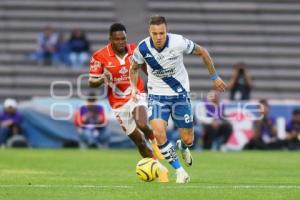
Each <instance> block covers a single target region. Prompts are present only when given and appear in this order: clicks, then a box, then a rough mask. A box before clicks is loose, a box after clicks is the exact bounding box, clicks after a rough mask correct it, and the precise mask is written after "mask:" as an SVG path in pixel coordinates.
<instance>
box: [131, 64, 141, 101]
mask: <svg viewBox="0 0 300 200" xmlns="http://www.w3.org/2000/svg"><path fill="white" fill-rule="evenodd" d="M140 66H141V65H139V64H138V63H136V62H135V61H132V62H131V65H130V69H129V78H130V84H131V88H132V91H131V98H133V100H136V94H137V93H138V89H137V79H138V69H139V68H140Z"/></svg>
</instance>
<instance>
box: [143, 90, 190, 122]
mask: <svg viewBox="0 0 300 200" xmlns="http://www.w3.org/2000/svg"><path fill="white" fill-rule="evenodd" d="M148 115H149V120H150V121H151V120H153V119H163V120H165V121H166V122H168V120H169V117H170V115H171V117H172V119H173V121H174V123H175V125H176V127H177V128H192V127H193V113H192V106H191V102H190V98H189V97H188V96H187V95H178V96H161V95H151V94H150V95H149V97H148Z"/></svg>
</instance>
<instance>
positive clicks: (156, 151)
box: [151, 140, 165, 160]
mask: <svg viewBox="0 0 300 200" xmlns="http://www.w3.org/2000/svg"><path fill="white" fill-rule="evenodd" d="M151 148H152V150H153V153H154V156H155V157H156V158H157V159H159V160H163V159H165V158H164V156H163V155H162V154H161V152H160V150H159V148H158V146H157V143H156V141H155V140H153V141H151Z"/></svg>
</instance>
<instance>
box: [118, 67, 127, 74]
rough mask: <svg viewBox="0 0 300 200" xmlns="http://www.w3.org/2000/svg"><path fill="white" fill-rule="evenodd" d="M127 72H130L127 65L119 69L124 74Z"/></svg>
mask: <svg viewBox="0 0 300 200" xmlns="http://www.w3.org/2000/svg"><path fill="white" fill-rule="evenodd" d="M127 72H128V69H127V68H126V67H124V66H123V67H122V68H121V69H120V71H119V73H120V74H123V75H124V74H126V73H127Z"/></svg>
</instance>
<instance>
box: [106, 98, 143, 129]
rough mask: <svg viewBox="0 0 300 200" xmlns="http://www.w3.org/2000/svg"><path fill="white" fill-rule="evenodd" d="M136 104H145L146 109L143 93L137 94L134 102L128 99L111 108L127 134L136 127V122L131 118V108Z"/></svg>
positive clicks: (136, 105)
mask: <svg viewBox="0 0 300 200" xmlns="http://www.w3.org/2000/svg"><path fill="white" fill-rule="evenodd" d="M138 106H145V107H146V108H145V109H146V110H147V95H146V94H145V93H141V94H138V95H137V101H136V102H134V101H133V100H132V99H130V100H129V101H128V102H127V103H125V104H124V105H123V106H121V107H119V108H116V109H112V111H113V113H114V115H115V116H116V118H117V120H118V122H119V124H120V126H121V128H122V129H123V130H124V131H125V133H126V134H127V135H130V134H131V133H132V132H133V131H134V129H135V128H136V123H135V120H134V118H133V110H134V109H135V108H136V107H138Z"/></svg>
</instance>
